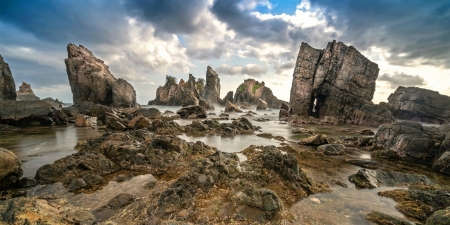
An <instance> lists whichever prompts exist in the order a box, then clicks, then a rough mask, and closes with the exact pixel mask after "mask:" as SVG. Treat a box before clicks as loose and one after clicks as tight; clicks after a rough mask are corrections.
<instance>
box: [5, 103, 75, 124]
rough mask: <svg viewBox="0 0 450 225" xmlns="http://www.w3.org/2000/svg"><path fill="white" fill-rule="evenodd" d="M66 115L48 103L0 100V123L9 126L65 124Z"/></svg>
mask: <svg viewBox="0 0 450 225" xmlns="http://www.w3.org/2000/svg"><path fill="white" fill-rule="evenodd" d="M66 120H67V116H66V115H65V114H64V113H63V112H62V111H61V110H57V109H55V108H54V107H53V106H52V105H50V104H49V103H47V102H45V101H43V100H39V101H0V123H2V124H8V125H11V126H20V127H25V126H49V125H52V124H65V123H66Z"/></svg>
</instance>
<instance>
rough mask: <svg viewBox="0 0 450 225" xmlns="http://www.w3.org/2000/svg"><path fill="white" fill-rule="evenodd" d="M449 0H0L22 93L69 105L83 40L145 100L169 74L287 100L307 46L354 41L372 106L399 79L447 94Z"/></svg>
mask: <svg viewBox="0 0 450 225" xmlns="http://www.w3.org/2000/svg"><path fill="white" fill-rule="evenodd" d="M449 37H450V2H449V1H448V0H433V1H425V0H409V1H400V0H377V1H360V0H340V1H335V0H284V1H282V0H190V1H186V0H126V1H125V0H77V1H69V0H33V1H28V0H2V1H0V55H2V56H3V58H4V60H5V62H7V63H8V64H9V65H10V67H11V71H12V74H13V77H14V80H15V82H16V88H17V89H18V88H19V85H20V84H21V83H22V82H27V83H29V84H31V87H32V89H33V90H34V92H35V94H36V95H37V96H38V97H41V98H45V97H53V98H58V99H59V100H62V101H63V102H72V93H71V91H70V86H69V81H68V78H67V73H66V69H65V64H64V59H65V58H67V50H66V47H67V44H68V43H74V44H77V45H79V44H81V45H83V46H85V47H86V48H88V49H90V50H91V51H92V52H93V53H94V55H95V56H96V57H97V58H100V59H102V60H103V61H105V63H106V64H107V65H108V66H109V67H110V71H111V73H112V74H113V75H114V76H115V77H116V78H123V79H126V80H127V81H128V82H130V83H131V84H132V85H133V86H134V88H135V90H136V92H137V101H138V103H140V104H147V102H148V101H149V100H152V99H154V98H155V95H156V89H157V88H158V87H159V86H160V85H163V84H164V81H165V76H166V75H171V76H175V77H177V78H178V79H185V80H186V79H187V78H188V75H189V73H191V74H193V75H194V76H195V77H196V78H205V75H206V68H207V66H211V67H212V68H213V69H214V70H215V71H216V72H217V73H218V74H219V77H220V79H221V96H222V97H224V96H225V95H226V94H227V92H228V91H235V90H236V88H237V87H238V86H239V84H240V83H242V82H243V81H244V79H249V78H253V79H256V80H258V81H264V82H265V84H266V86H267V87H269V88H271V89H272V91H273V92H274V94H275V96H277V97H278V98H280V99H283V100H286V101H288V100H289V93H290V89H291V84H292V74H293V72H294V64H295V61H296V58H297V54H298V51H299V48H300V45H301V43H302V42H306V43H308V44H309V45H311V46H312V47H314V48H318V49H323V48H325V47H326V45H327V43H328V42H330V41H333V40H336V41H342V42H343V43H345V44H346V45H352V46H354V47H355V48H356V49H358V50H359V51H360V52H361V53H362V54H363V55H365V56H366V57H367V58H368V59H370V60H371V61H373V62H375V63H377V64H378V66H379V68H380V72H379V76H378V80H377V85H376V91H375V96H374V99H373V102H375V103H378V102H381V101H387V97H388V96H389V94H390V93H392V92H394V91H395V89H396V88H397V87H398V86H399V85H402V86H416V87H422V88H427V89H432V90H435V91H439V92H440V93H441V94H445V95H450V82H449V80H450V70H449V69H450V41H449V40H450V39H449Z"/></svg>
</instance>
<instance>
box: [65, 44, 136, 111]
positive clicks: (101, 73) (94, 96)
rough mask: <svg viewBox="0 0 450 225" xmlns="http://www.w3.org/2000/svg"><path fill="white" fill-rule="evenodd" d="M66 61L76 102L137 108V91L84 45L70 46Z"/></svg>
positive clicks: (68, 46)
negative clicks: (114, 74)
mask: <svg viewBox="0 0 450 225" xmlns="http://www.w3.org/2000/svg"><path fill="white" fill-rule="evenodd" d="M67 52H68V58H67V59H65V63H66V70H67V76H68V78H69V84H70V87H71V89H72V94H73V103H74V104H78V103H82V102H85V101H89V102H92V103H96V104H101V105H106V106H110V105H113V106H115V107H136V92H135V91H134V88H133V86H131V84H129V83H128V82H126V81H125V80H123V79H119V80H117V79H116V78H115V77H114V76H113V75H112V74H111V73H110V72H109V67H108V66H107V65H105V64H104V62H103V61H102V60H101V59H98V58H96V57H95V56H94V54H92V52H91V51H89V49H87V48H85V47H84V46H82V45H80V46H76V45H74V44H72V43H70V44H68V45H67Z"/></svg>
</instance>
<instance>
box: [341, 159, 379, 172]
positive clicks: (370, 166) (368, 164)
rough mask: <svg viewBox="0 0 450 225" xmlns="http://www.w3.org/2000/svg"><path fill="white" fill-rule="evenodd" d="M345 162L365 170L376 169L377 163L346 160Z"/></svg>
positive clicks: (364, 160) (362, 160)
mask: <svg viewBox="0 0 450 225" xmlns="http://www.w3.org/2000/svg"><path fill="white" fill-rule="evenodd" d="M345 161H346V162H348V163H350V164H353V165H357V166H360V167H363V168H367V169H373V170H374V169H378V163H377V162H375V161H373V160H370V159H347V160H345Z"/></svg>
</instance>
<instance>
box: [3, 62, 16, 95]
mask: <svg viewBox="0 0 450 225" xmlns="http://www.w3.org/2000/svg"><path fill="white" fill-rule="evenodd" d="M16 96H17V94H16V83H14V78H13V76H12V73H11V69H10V68H9V65H8V63H6V62H5V61H4V60H3V57H2V56H1V55H0V101H1V100H16Z"/></svg>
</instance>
